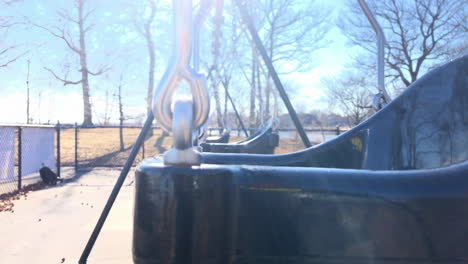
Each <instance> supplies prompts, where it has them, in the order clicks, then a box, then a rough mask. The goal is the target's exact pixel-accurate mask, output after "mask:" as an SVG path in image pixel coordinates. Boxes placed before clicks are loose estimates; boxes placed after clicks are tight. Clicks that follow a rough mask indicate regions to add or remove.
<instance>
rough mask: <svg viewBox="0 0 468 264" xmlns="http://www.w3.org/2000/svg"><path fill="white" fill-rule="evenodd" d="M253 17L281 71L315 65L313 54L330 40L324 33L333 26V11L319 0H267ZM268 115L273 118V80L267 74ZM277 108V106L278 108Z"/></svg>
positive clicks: (266, 114) (307, 67)
mask: <svg viewBox="0 0 468 264" xmlns="http://www.w3.org/2000/svg"><path fill="white" fill-rule="evenodd" d="M254 10H256V11H252V12H253V14H252V15H253V16H255V17H257V18H258V20H259V22H258V24H261V26H260V28H258V31H259V35H260V36H261V38H262V40H263V43H264V45H265V47H266V49H267V52H268V55H269V57H270V58H271V59H272V62H273V63H274V65H275V66H276V67H277V68H278V70H279V72H280V73H287V72H293V71H301V70H307V69H309V68H310V67H311V66H312V65H313V59H312V53H313V52H314V51H315V50H317V49H319V48H322V47H325V46H326V45H327V44H328V42H327V41H325V39H324V36H325V34H326V33H327V32H328V30H329V28H330V25H329V24H327V23H326V21H327V18H328V17H329V16H330V12H329V11H328V10H327V9H326V8H323V7H320V6H318V4H317V2H316V1H307V2H306V3H304V2H303V1H298V0H263V1H261V2H260V4H259V7H258V9H254ZM265 79H266V88H265V93H264V94H265V109H264V110H265V116H266V118H268V117H270V112H271V109H270V108H271V102H270V101H271V95H272V93H273V92H272V83H271V78H270V76H269V74H268V73H267V76H265ZM275 108H277V107H275Z"/></svg>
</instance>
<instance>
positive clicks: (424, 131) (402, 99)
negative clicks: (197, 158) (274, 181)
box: [203, 56, 468, 170]
mask: <svg viewBox="0 0 468 264" xmlns="http://www.w3.org/2000/svg"><path fill="white" fill-rule="evenodd" d="M203 159H204V163H210V164H251V165H273V166H299V167H326V168H345V169H370V170H405V169H425V168H438V167H443V166H448V165H450V164H454V163H457V162H462V161H465V160H468V56H464V57H462V58H460V59H457V60H455V61H452V62H450V63H448V64H445V65H443V66H441V67H439V68H437V69H434V70H433V71H431V72H430V73H428V74H426V75H425V76H423V77H421V78H420V79H419V80H417V81H416V82H414V83H413V84H412V85H411V86H410V87H408V88H407V89H406V91H405V92H403V93H402V94H401V95H400V96H399V97H398V98H396V99H395V100H394V101H392V102H391V103H390V104H389V105H387V106H386V107H385V108H384V109H382V110H381V111H379V112H377V113H376V114H374V115H373V116H372V117H370V118H369V119H368V120H366V121H364V122H363V123H361V124H359V125H358V126H356V127H354V128H353V129H351V130H349V131H347V132H345V133H343V134H342V135H340V136H338V137H336V138H335V139H332V140H329V141H327V142H325V143H322V144H319V145H316V146H313V147H311V148H308V149H305V150H302V151H299V152H295V153H290V154H282V155H255V156H252V155H242V154H237V155H232V154H218V153H204V154H203Z"/></svg>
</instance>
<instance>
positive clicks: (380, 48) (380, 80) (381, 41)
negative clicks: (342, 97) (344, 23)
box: [358, 0, 391, 103]
mask: <svg viewBox="0 0 468 264" xmlns="http://www.w3.org/2000/svg"><path fill="white" fill-rule="evenodd" d="M358 3H359V5H360V6H361V9H362V11H363V12H364V14H365V15H366V17H367V19H368V20H369V22H370V23H371V25H372V28H373V29H374V32H375V34H377V85H378V87H379V91H380V92H381V93H382V95H383V96H384V98H385V102H386V103H390V101H391V98H390V96H389V95H388V93H387V90H386V89H385V75H384V74H385V73H384V72H385V54H384V52H385V35H384V33H383V30H382V28H381V27H380V25H379V22H377V19H375V17H374V15H373V14H372V12H371V10H370V9H369V6H368V5H367V4H366V2H365V1H364V0H358Z"/></svg>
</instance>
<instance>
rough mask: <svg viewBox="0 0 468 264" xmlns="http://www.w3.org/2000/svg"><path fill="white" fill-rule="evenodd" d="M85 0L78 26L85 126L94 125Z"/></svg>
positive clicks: (80, 5) (80, 10) (80, 11)
mask: <svg viewBox="0 0 468 264" xmlns="http://www.w3.org/2000/svg"><path fill="white" fill-rule="evenodd" d="M83 4H84V3H83V0H80V1H79V2H78V26H79V29H80V65H81V80H82V82H81V84H82V87H83V126H92V125H93V114H92V109H91V100H90V94H89V80H88V62H87V58H86V41H85V34H86V31H85V30H84V27H83V22H84V19H83Z"/></svg>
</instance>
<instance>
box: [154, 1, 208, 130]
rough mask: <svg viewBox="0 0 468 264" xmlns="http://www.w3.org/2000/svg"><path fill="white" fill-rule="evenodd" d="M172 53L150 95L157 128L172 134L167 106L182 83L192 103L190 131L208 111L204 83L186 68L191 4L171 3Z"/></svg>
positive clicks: (196, 127) (189, 49) (188, 60)
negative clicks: (172, 26)
mask: <svg viewBox="0 0 468 264" xmlns="http://www.w3.org/2000/svg"><path fill="white" fill-rule="evenodd" d="M173 3H174V4H173V9H174V27H175V50H174V52H173V54H172V58H171V60H170V62H169V65H168V67H167V70H166V72H165V74H164V76H163V78H162V79H161V81H160V82H159V85H158V87H157V88H156V89H155V91H154V94H153V113H154V116H155V118H156V119H157V120H158V122H159V124H160V125H161V127H162V128H163V129H164V130H165V131H167V132H170V131H171V130H172V116H173V114H172V111H171V104H172V98H173V95H174V93H175V92H176V90H177V88H178V87H179V85H180V83H181V82H182V81H183V80H185V81H187V82H188V84H189V86H190V90H191V92H192V100H193V110H194V111H193V113H194V114H193V115H194V116H193V125H194V126H193V129H198V128H199V127H200V126H202V125H203V124H204V123H205V122H206V120H207V118H208V114H209V111H210V104H209V103H210V102H209V95H208V89H207V88H206V79H205V76H204V75H202V74H199V73H197V72H196V71H195V70H193V69H192V68H191V67H190V57H191V52H192V44H193V43H192V37H193V35H192V33H193V32H192V31H193V26H192V1H191V0H174V1H173Z"/></svg>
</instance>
